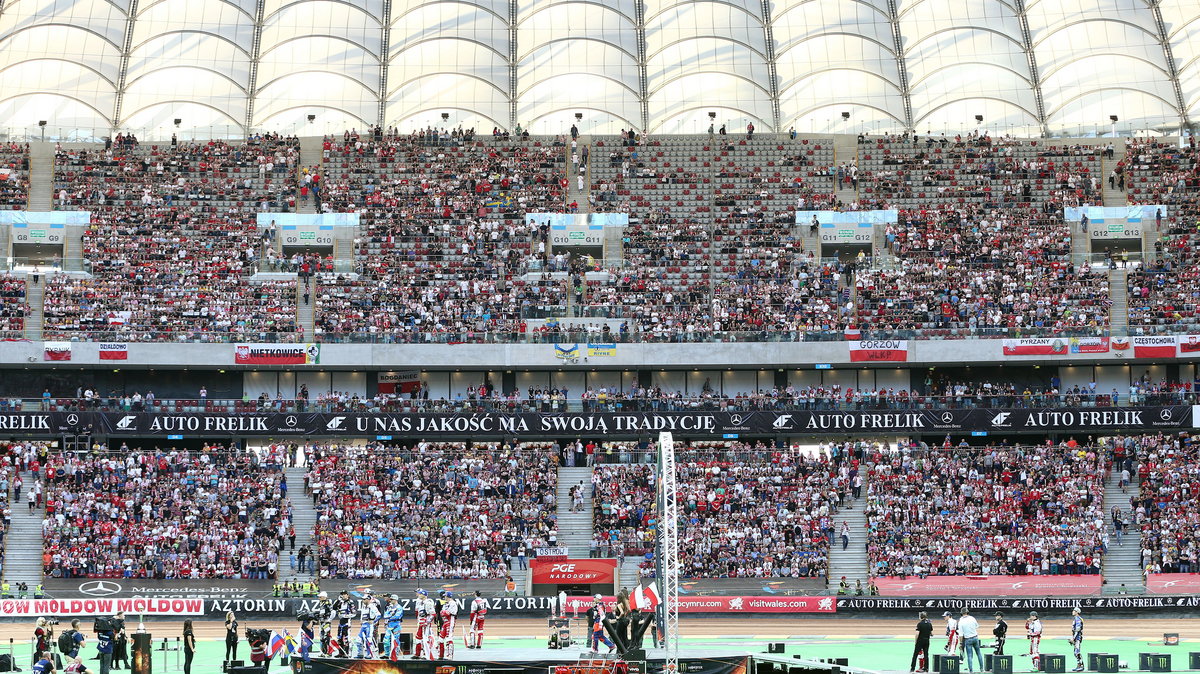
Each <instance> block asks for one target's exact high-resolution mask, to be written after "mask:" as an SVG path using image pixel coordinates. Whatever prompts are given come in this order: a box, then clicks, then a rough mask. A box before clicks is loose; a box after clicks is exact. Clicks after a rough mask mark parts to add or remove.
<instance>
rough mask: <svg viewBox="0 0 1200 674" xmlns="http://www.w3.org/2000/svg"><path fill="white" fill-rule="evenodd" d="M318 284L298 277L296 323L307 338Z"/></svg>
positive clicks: (311, 334) (311, 333)
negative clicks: (306, 296) (305, 282)
mask: <svg viewBox="0 0 1200 674" xmlns="http://www.w3.org/2000/svg"><path fill="white" fill-rule="evenodd" d="M316 290H317V288H316V285H315V284H312V283H310V284H309V285H308V286H305V285H304V281H303V280H301V279H296V325H298V326H300V328H301V329H303V330H304V335H305V337H307V338H310V339H311V338H312V336H313V334H314V332H313V329H314V327H315V325H316V322H315V321H316V319H315V318H314V316H313V314H314V311H313V301H314V296H315V295H316ZM305 293H307V294H308V301H307V302H305V301H304V295H305ZM288 486H291V478H288Z"/></svg>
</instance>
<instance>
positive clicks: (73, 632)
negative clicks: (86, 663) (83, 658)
mask: <svg viewBox="0 0 1200 674" xmlns="http://www.w3.org/2000/svg"><path fill="white" fill-rule="evenodd" d="M86 640H87V637H86V636H85V635H84V633H83V632H81V631H80V629H79V619H78V618H76V619H75V620H72V621H71V629H69V630H65V631H64V632H63V633H62V634H60V635H58V652H59V653H62V655H63V657H65V658H67V659H68V660H70V659H71V658H75V657H78V656H79V652H80V651H81V650H83V643H84V642H85V641H86Z"/></svg>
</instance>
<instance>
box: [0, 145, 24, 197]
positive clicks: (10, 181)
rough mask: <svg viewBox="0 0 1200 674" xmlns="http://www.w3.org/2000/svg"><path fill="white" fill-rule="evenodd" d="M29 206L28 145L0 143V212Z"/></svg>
mask: <svg viewBox="0 0 1200 674" xmlns="http://www.w3.org/2000/svg"><path fill="white" fill-rule="evenodd" d="M28 206H29V143H12V142H10V143H0V210H9V209H12V210H21V209H24V208H27V207H28Z"/></svg>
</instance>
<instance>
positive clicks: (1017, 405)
mask: <svg viewBox="0 0 1200 674" xmlns="http://www.w3.org/2000/svg"><path fill="white" fill-rule="evenodd" d="M1198 402H1200V394H1197V393H1196V392H1195V391H1168V392H1147V393H1136V394H1128V393H1127V394H1111V393H1108V394H1105V393H1095V394H1092V393H1085V394H1076V393H1048V392H1047V393H1030V394H1011V395H961V396H925V395H913V396H904V397H885V396H873V395H862V396H856V397H855V398H854V399H853V400H850V399H847V398H846V397H845V395H839V396H837V397H833V396H829V395H825V396H816V395H813V396H805V395H799V396H797V397H781V398H772V397H769V396H753V397H729V398H725V397H716V396H684V397H662V398H644V397H621V396H606V397H605V398H604V399H600V398H586V399H580V398H570V399H555V400H529V399H526V398H487V399H465V400H446V399H440V400H427V399H412V398H407V399H405V398H390V397H386V398H384V397H381V398H378V399H360V400H353V401H332V400H320V399H313V400H304V399H297V398H286V399H285V398H252V397H249V396H247V397H244V398H216V397H214V398H208V397H199V396H197V397H195V398H158V397H154V396H144V395H142V394H141V392H140V391H139V392H126V393H124V394H122V395H119V396H114V395H111V394H110V395H103V396H99V395H98V396H94V397H90V398H89V397H85V398H77V397H55V396H53V395H51V396H48V397H42V398H23V397H9V398H0V411H8V410H12V411H25V412H77V411H92V412H150V413H153V412H161V413H170V412H191V413H220V414H228V413H247V414H254V413H258V414H262V413H286V414H294V413H307V412H315V413H336V412H352V413H363V414H368V413H380V414H408V413H423V412H424V413H461V414H474V413H481V412H493V413H501V414H504V413H520V412H531V413H566V412H578V413H592V412H611V413H619V412H757V411H762V412H780V411H783V412H787V411H803V412H873V411H879V412H886V411H901V410H955V409H958V410H968V409H993V408H994V409H1035V408H1084V409H1086V408H1094V407H1133V408H1138V407H1161V406H1169V405H1192V404H1197V403H1198ZM623 463H624V462H623Z"/></svg>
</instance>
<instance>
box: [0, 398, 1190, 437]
mask: <svg viewBox="0 0 1200 674" xmlns="http://www.w3.org/2000/svg"><path fill="white" fill-rule="evenodd" d="M1192 409H1193V408H1192V406H1191V405H1174V406H1165V407H1050V408H978V409H954V410H931V409H907V410H903V409H881V410H848V411H844V412H843V411H824V410H816V411H813V410H793V411H779V412H761V411H760V412H657V413H656V412H630V413H626V414H622V413H617V412H590V413H589V412H581V413H571V412H561V413H560V412H553V413H550V412H547V413H539V412H521V413H502V412H481V413H475V414H466V413H463V414H449V413H440V414H438V413H428V414H425V413H412V414H329V413H305V414H284V413H263V414H258V413H247V414H152V413H148V412H129V413H120V412H14V413H11V414H0V433H9V434H12V433H16V434H21V435H33V436H37V435H59V434H62V433H87V432H95V433H103V434H105V435H111V436H135V437H164V436H183V437H207V438H216V437H229V436H233V437H244V436H274V437H279V436H329V437H378V436H381V435H382V436H393V437H395V436H402V437H409V438H413V437H415V438H427V439H432V438H440V437H455V438H457V437H476V438H477V437H480V436H492V437H527V438H528V437H536V438H545V437H556V436H559V435H571V436H576V435H595V434H603V435H612V436H624V437H639V436H650V435H656V434H657V433H659V432H662V431H670V432H673V433H676V434H678V435H681V436H683V437H688V438H705V437H715V438H720V437H722V436H724V435H729V434H745V435H789V434H797V433H805V434H822V433H846V432H858V433H871V432H888V433H892V432H907V433H938V434H943V433H961V432H976V431H984V432H997V433H999V432H1018V431H1048V430H1057V431H1064V432H1080V433H1085V432H1092V431H1098V430H1117V431H1124V430H1127V431H1141V430H1158V429H1163V430H1180V429H1190V428H1192V427H1193V412H1192ZM174 439H182V438H180V437H175V438H174Z"/></svg>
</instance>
